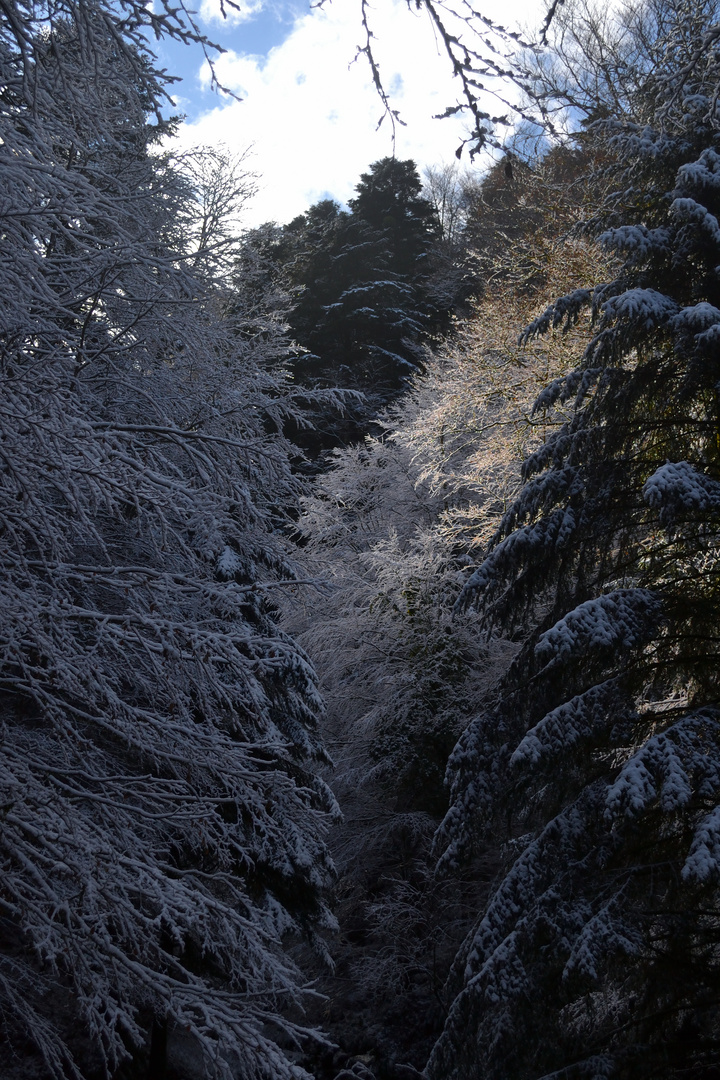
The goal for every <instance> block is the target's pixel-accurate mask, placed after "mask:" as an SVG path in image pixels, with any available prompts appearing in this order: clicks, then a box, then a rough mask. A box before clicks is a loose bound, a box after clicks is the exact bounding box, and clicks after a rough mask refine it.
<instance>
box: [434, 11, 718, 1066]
mask: <svg viewBox="0 0 720 1080" xmlns="http://www.w3.org/2000/svg"><path fill="white" fill-rule="evenodd" d="M656 8H657V5H656ZM663 14H664V19H663V20H662V21H661V22H657V23H651V25H656V26H658V27H659V28H660V31H661V33H660V34H659V37H658V38H657V39H656V40H655V41H654V42H653V43H652V46H653V47H652V50H651V51H652V54H653V55H655V56H656V57H658V58H660V59H661V61H662V62H659V63H656V64H654V65H650V66H648V67H646V68H644V69H642V70H641V71H640V72H639V73H638V72H636V75H637V83H638V87H639V88H638V90H637V98H636V102H637V107H636V114H635V119H628V115H627V113H626V114H624V115H622V116H621V117H620V118H619V119H618V120H614V119H606V120H604V121H602V122H601V123H600V124H599V125H598V126H596V128H595V132H596V133H597V137H598V138H602V139H605V140H606V141H607V144H608V161H612V159H613V157H615V158H616V159H617V160H618V161H619V164H617V165H615V166H612V175H613V177H614V180H615V183H614V195H613V196H611V197H610V198H609V200H608V202H607V203H606V205H605V207H604V208H603V211H602V213H601V214H599V215H598V218H597V220H596V222H595V223H594V229H595V231H596V233H597V234H598V240H599V243H600V245H601V247H602V248H604V249H605V250H606V251H608V252H611V253H612V254H613V255H615V256H617V257H619V258H620V259H622V266H621V268H620V271H619V273H618V274H617V275H615V276H614V277H613V278H612V279H611V280H609V281H608V282H606V283H605V284H603V285H596V286H594V287H587V288H578V289H576V290H575V291H574V292H572V293H571V294H569V295H567V296H565V297H564V298H563V299H561V300H558V301H556V302H555V303H554V304H553V305H551V307H550V308H549V309H548V310H547V311H546V312H545V313H544V314H543V315H542V316H541V317H540V318H539V319H537V320H536V321H535V322H534V323H533V324H532V325H531V326H530V329H529V330H528V332H527V338H528V340H532V339H533V338H534V337H535V336H536V335H539V334H543V333H546V332H547V331H548V330H549V329H550V328H551V327H553V326H555V327H560V326H561V325H565V326H572V325H573V324H574V323H575V321H576V320H577V318H578V316H579V314H580V313H581V312H582V311H583V310H584V309H588V308H589V309H590V310H591V311H592V313H593V318H594V330H593V333H592V335H591V336H590V340H589V344H588V345H587V347H586V349H585V351H584V354H583V356H582V358H581V360H580V361H579V364H578V366H577V368H576V370H575V371H573V372H572V373H571V374H569V375H566V376H564V377H562V378H559V379H557V380H555V381H553V382H552V383H551V384H550V385H549V386H548V387H547V388H546V390H544V391H543V393H541V395H540V396H539V398H538V408H542V407H546V406H547V405H548V404H550V403H551V402H553V401H557V400H565V401H567V402H573V403H574V404H573V415H572V417H571V419H570V420H569V421H568V423H567V424H566V425H564V426H563V427H562V428H561V429H560V430H559V431H558V432H556V433H555V434H553V435H552V436H551V437H550V438H549V439H548V440H547V442H546V443H545V444H543V445H542V446H541V447H540V448H539V449H538V450H537V451H536V452H535V453H534V454H532V455H531V456H530V457H529V458H528V459H527V460H526V462H525V466H524V481H525V482H524V486H523V489H522V491H521V492H520V494H519V496H518V498H517V500H516V501H515V502H514V504H513V505H512V506H511V507H510V508H509V510H508V512H507V514H506V515H505V517H504V519H503V521H502V523H501V525H500V528H499V529H498V531H497V533H496V536H495V538H494V540H493V542H492V544H491V545H490V550H489V553H488V554H487V557H486V558H485V560H484V561H483V562H482V563H481V565H480V566H479V567H478V568H477V570H476V571H475V572H474V573H473V575H472V577H471V578H470V580H469V582H468V583H467V585H466V588H465V591H464V595H463V603H464V604H470V605H474V606H475V607H476V609H478V611H479V612H480V613H481V614H482V615H483V616H484V618H485V620H486V622H487V624H488V625H490V626H496V627H497V626H500V627H503V628H504V629H505V631H506V632H514V633H515V634H517V635H519V636H520V638H521V639H522V640H523V641H524V646H523V648H522V650H521V652H520V653H519V655H518V657H517V658H516V660H515V661H514V663H513V666H512V668H511V670H510V672H509V674H508V676H507V677H506V679H505V681H504V685H503V688H502V692H501V693H500V694H499V695H495V696H493V697H492V698H488V699H487V700H486V702H485V707H484V708H483V710H482V712H481V713H480V714H479V715H478V716H477V718H476V719H475V720H473V722H472V723H471V724H470V725H469V727H468V729H467V731H466V732H465V734H464V735H463V737H462V739H461V740H460V742H459V743H458V746H457V747H456V749H455V751H454V752H453V755H452V757H451V761H450V766H449V778H450V780H451V783H452V796H451V797H452V803H451V807H450V810H449V812H448V815H447V817H446V820H445V822H444V825H443V827H442V829H441V831H440V834H439V837H438V846H439V851H440V853H441V863H442V864H443V865H444V866H445V867H446V868H448V869H449V868H452V867H453V866H455V865H457V864H458V862H459V861H460V860H461V859H462V856H463V851H464V850H472V849H473V847H474V846H475V845H477V844H482V843H483V842H487V838H488V837H492V838H498V837H501V838H504V841H505V852H504V872H503V873H502V874H501V875H500V876H499V879H498V884H497V887H496V888H495V889H494V890H493V892H492V895H491V897H490V899H489V901H488V903H487V905H486V907H485V908H484V910H483V911H482V912H481V913H480V915H479V917H478V919H477V922H476V924H475V926H474V928H473V929H472V931H471V932H470V934H469V935H468V937H467V939H466V942H465V944H464V946H463V948H462V949H461V951H460V953H459V954H458V957H457V959H456V961H455V966H454V971H453V972H452V973H451V977H450V981H449V990H450V991H451V992H452V993H453V994H454V995H455V998H454V1002H453V1004H452V1007H451V1009H450V1012H449V1015H448V1019H447V1023H446V1026H445V1031H444V1034H443V1036H442V1037H441V1039H440V1040H439V1042H438V1043H437V1045H436V1047H435V1049H434V1051H433V1054H432V1057H431V1059H430V1062H429V1064H428V1067H427V1074H428V1076H429V1077H431V1078H433V1080H440V1078H442V1080H449V1078H452V1080H455V1078H458V1080H459V1078H461V1077H463V1078H468V1077H475V1076H478V1075H484V1076H497V1077H507V1076H513V1077H517V1078H524V1077H545V1078H548V1077H561V1076H562V1077H563V1078H565V1077H567V1078H571V1077H600V1076H603V1077H629V1076H633V1077H639V1076H649V1077H657V1078H660V1077H663V1078H667V1077H673V1076H677V1077H679V1076H681V1075H682V1076H688V1075H690V1076H694V1077H695V1076H696V1077H701V1076H703V1077H704V1076H710V1075H711V1074H712V1071H713V1070H714V1069H715V1068H716V1067H717V1060H718V1059H717V1045H718V1042H717V1040H718V1037H719V1035H720V1012H719V1010H718V999H717V982H718V959H717V941H718V932H719V930H720V922H719V918H718V911H719V910H720V908H719V906H718V901H719V899H720V897H719V894H718V880H719V878H720V863H719V862H718V853H719V852H720V843H719V841H718V820H719V815H720V809H719V807H720V727H719V726H718V705H719V694H718V691H719V688H718V680H717V671H718V645H717V625H718V615H719V612H718V607H717V603H718V601H717V596H718V560H717V551H716V549H717V538H718V507H720V477H719V475H718V437H717V432H718V411H717V410H718V404H717V383H718V378H719V376H720V371H718V363H717V357H718V351H717V333H716V331H717V327H718V326H720V308H719V307H718V305H719V304H720V296H719V295H718V285H717V266H718V263H719V262H720V230H719V229H718V213H720V196H719V192H720V181H719V180H718V177H719V176H720V145H719V143H720V131H719V126H720V125H719V121H720V117H719V116H718V110H717V101H718V88H719V87H720V68H719V66H718V51H717V43H718V41H719V40H720V30H719V29H718V25H717V23H715V22H714V21H711V20H709V19H708V14H709V12H708V9H707V8H706V7H705V6H704V5H696V4H692V3H677V4H676V3H668V4H666V5H664V6H663ZM710 15H712V12H710ZM621 25H623V26H626V25H627V20H625V21H624V22H623V23H621ZM639 25H642V26H644V27H647V26H648V22H647V21H643V22H641V23H640V24H639ZM643 44H644V43H643ZM461 606H462V605H461Z"/></svg>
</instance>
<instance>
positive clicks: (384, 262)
mask: <svg viewBox="0 0 720 1080" xmlns="http://www.w3.org/2000/svg"><path fill="white" fill-rule="evenodd" d="M421 188H422V185H421V182H420V178H419V177H418V174H417V170H416V168H415V164H414V162H412V161H398V160H396V159H395V158H384V159H383V160H382V161H378V162H375V164H374V165H372V166H371V170H370V172H369V173H365V174H363V176H362V178H361V180H360V182H359V184H358V186H357V192H358V194H357V198H356V199H353V200H351V203H350V206H351V211H350V212H347V211H344V210H341V209H340V207H339V206H338V205H337V203H334V202H333V201H332V200H324V201H323V202H320V203H318V204H317V205H315V206H312V207H311V208H310V209H309V210H308V211H307V212H306V213H305V214H302V215H300V217H298V218H296V219H295V220H294V221H292V222H290V224H289V225H286V226H284V227H283V228H282V229H280V230H278V231H276V232H274V233H273V237H272V240H271V241H269V240H268V236H267V227H264V229H262V230H256V231H255V232H254V233H253V234H251V235H250V236H249V237H248V238H247V239H246V244H245V252H244V254H243V255H242V256H241V261H242V260H247V259H251V260H252V259H253V258H255V256H254V255H253V249H255V248H256V247H258V245H259V246H260V247H261V248H262V250H263V251H264V252H265V253H266V255H267V256H269V258H270V261H271V262H272V263H273V264H274V267H275V270H274V273H275V274H277V275H278V277H279V278H280V279H282V280H283V281H284V282H285V284H286V287H287V288H289V289H290V290H291V291H292V292H293V293H294V298H295V303H294V306H293V309H292V311H291V312H290V315H289V325H290V330H291V333H292V335H293V337H294V338H295V340H296V341H297V343H298V344H299V345H300V346H301V347H302V350H303V351H302V352H301V353H300V355H299V356H298V357H297V359H296V360H295V363H294V372H295V377H296V379H297V382H298V384H299V386H300V387H310V388H317V387H324V388H330V387H339V388H342V389H346V390H351V391H355V392H356V394H355V398H354V399H353V398H352V396H348V397H347V398H346V403H345V409H346V413H345V416H344V418H342V417H339V416H338V415H337V413H334V414H333V413H332V412H331V411H330V410H328V409H327V408H321V409H320V410H319V411H316V412H315V413H314V420H315V422H316V428H317V430H316V431H315V432H312V433H309V432H307V433H303V432H298V433H297V438H298V441H299V442H300V443H301V444H302V445H304V446H306V448H307V449H309V450H311V451H313V452H315V451H317V449H319V448H320V447H324V448H328V447H333V446H337V445H338V443H340V444H344V443H346V442H348V441H357V439H359V438H362V436H363V434H364V433H365V432H366V431H367V427H368V424H370V423H371V422H372V421H373V420H374V419H375V418H376V417H377V416H378V414H379V412H380V411H381V410H382V409H383V408H384V407H385V406H386V405H387V404H388V403H389V402H390V401H391V400H392V399H393V398H394V397H395V396H396V395H397V394H398V392H399V391H400V390H401V388H402V387H403V386H404V384H405V382H406V380H407V379H408V377H409V376H410V375H411V374H412V373H413V371H416V370H417V369H418V364H419V356H420V349H421V345H422V343H423V342H424V341H426V340H427V337H428V334H429V333H431V332H432V331H433V330H436V329H438V328H439V327H440V325H441V324H442V321H443V319H444V318H445V317H446V316H447V313H448V306H447V302H446V298H444V299H443V302H442V303H440V302H436V301H434V300H433V297H432V295H431V294H430V291H429V289H428V287H427V284H428V277H429V274H430V266H429V262H428V252H429V251H430V250H431V248H432V245H433V244H434V243H435V242H436V240H437V239H438V237H439V225H438V221H437V216H436V214H435V210H434V208H433V207H432V205H431V203H429V202H428V201H427V200H426V199H425V198H423V196H422V194H421ZM358 392H359V393H360V394H362V395H363V399H362V400H360V399H359V398H358Z"/></svg>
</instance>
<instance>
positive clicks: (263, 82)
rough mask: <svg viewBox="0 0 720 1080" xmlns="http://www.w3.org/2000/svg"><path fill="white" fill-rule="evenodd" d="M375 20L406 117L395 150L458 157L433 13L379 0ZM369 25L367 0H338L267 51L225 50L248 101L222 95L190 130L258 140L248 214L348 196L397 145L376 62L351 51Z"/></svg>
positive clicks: (450, 88)
mask: <svg viewBox="0 0 720 1080" xmlns="http://www.w3.org/2000/svg"><path fill="white" fill-rule="evenodd" d="M205 2H208V3H210V2H212V3H216V2H217V0H205ZM249 2H252V0H249ZM372 20H373V23H372V25H373V32H374V35H375V40H374V43H373V44H374V49H375V54H376V57H377V59H378V61H379V63H380V68H381V73H382V77H383V81H384V83H385V85H386V87H388V88H389V89H391V90H392V91H393V107H394V108H397V109H398V110H399V112H400V115H401V117H402V119H403V120H404V121H405V123H406V125H407V126H406V127H402V126H398V127H397V129H396V146H395V152H396V154H397V156H398V157H401V158H414V159H415V160H416V161H417V162H418V164H419V165H420V166H421V167H422V166H424V165H427V164H432V163H436V162H439V161H449V160H451V159H452V158H453V156H454V152H455V149H456V147H457V146H458V145H459V143H460V141H461V140H462V138H463V134H464V125H463V122H462V121H459V120H458V119H457V118H452V119H447V120H442V121H441V120H433V119H432V117H433V115H434V114H436V113H439V112H442V111H443V110H444V109H445V108H446V106H447V105H449V104H452V103H453V102H454V101H455V100H457V98H458V94H459V92H460V89H459V86H458V85H457V83H456V82H454V81H453V80H452V79H451V78H450V75H449V68H448V61H447V57H446V56H445V55H444V54H443V53H441V51H440V49H439V47H438V44H437V42H436V40H435V36H434V34H433V31H432V27H431V25H430V22H429V18H428V15H427V13H426V12H425V11H424V10H422V11H420V12H415V11H413V9H412V8H411V7H410V5H408V4H407V2H406V0H382V2H381V3H378V5H377V8H376V9H375V10H373V12H372ZM361 36H362V27H361V24H360V5H359V4H358V3H355V2H348V0H334V2H332V3H328V4H326V5H325V6H323V7H322V8H319V9H318V8H316V9H315V10H313V11H312V12H311V13H310V14H306V15H303V16H302V17H301V18H299V19H298V20H297V21H296V22H295V24H294V27H293V29H292V31H291V33H290V34H289V36H288V37H287V38H286V40H285V41H284V42H283V43H282V44H281V45H279V46H277V47H276V48H274V49H271V51H270V52H269V54H268V56H267V57H266V58H260V57H256V56H243V55H240V54H238V53H237V52H228V53H225V54H224V55H222V56H221V57H220V58H219V60H218V61H217V64H216V68H217V77H218V79H219V81H220V82H221V84H222V85H224V86H226V87H228V89H230V90H232V91H234V92H235V93H237V94H239V95H240V96H241V97H242V99H243V100H242V101H232V100H227V99H226V100H224V101H222V102H219V103H218V105H217V106H216V107H215V108H213V109H212V110H211V111H210V112H208V113H207V114H205V115H204V116H202V117H201V118H200V119H199V120H197V121H195V122H194V123H192V124H186V125H184V127H183V129H182V133H181V139H182V141H183V143H185V144H189V143H193V144H196V145H197V144H216V143H224V144H225V145H227V146H229V147H230V148H235V149H238V150H240V149H244V148H246V147H247V146H249V145H252V146H253V149H254V162H255V167H256V168H257V170H258V172H259V173H260V174H261V179H260V192H259V194H258V196H257V197H256V199H255V201H254V204H253V207H252V208H251V215H252V221H251V222H249V223H258V222H260V221H267V220H277V221H280V222H283V221H288V220H290V219H291V218H292V217H294V216H295V215H297V214H299V213H301V212H302V211H303V210H305V209H306V208H307V207H308V206H309V205H311V204H312V203H313V202H316V201H317V200H318V199H320V198H324V197H327V196H328V195H331V196H332V197H334V198H336V199H338V200H340V201H346V200H347V199H348V198H351V197H352V194H353V189H354V185H355V184H356V182H357V180H358V177H359V175H360V173H361V172H363V171H365V170H366V169H367V167H368V165H369V164H370V163H371V162H372V161H375V160H377V159H378V158H381V157H385V156H386V155H388V154H390V153H392V137H391V129H390V123H389V120H388V118H385V120H384V121H383V123H382V125H381V126H380V129H379V130H377V124H378V120H379V119H380V117H381V115H382V106H381V103H380V101H379V99H378V96H377V93H376V91H375V89H374V87H373V85H372V78H371V74H370V70H369V67H368V64H367V61H366V59H365V58H364V57H363V56H360V57H358V59H357V60H356V61H355V62H353V57H354V56H355V52H356V49H357V45H358V43H359V42H360V41H361ZM207 76H208V73H207V71H205V72H204V73H201V78H205V79H207Z"/></svg>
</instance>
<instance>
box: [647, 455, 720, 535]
mask: <svg viewBox="0 0 720 1080" xmlns="http://www.w3.org/2000/svg"><path fill="white" fill-rule="evenodd" d="M643 498H644V499H645V502H646V503H647V504H648V506H651V507H652V508H653V509H656V510H659V511H660V520H661V521H662V522H663V524H671V523H672V522H674V521H676V520H677V518H678V517H681V516H683V515H685V514H687V513H701V514H709V513H711V512H714V511H717V510H720V483H719V482H718V481H717V480H713V479H712V478H711V477H709V476H706V475H705V474H704V473H701V472H698V470H697V469H696V468H694V466H692V465H691V464H690V463H689V462H687V461H678V462H670V461H668V462H666V464H665V465H661V466H660V468H659V469H656V470H655V472H654V473H653V474H652V476H650V477H649V478H648V479H647V480H646V481H645V484H644V486H643Z"/></svg>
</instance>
